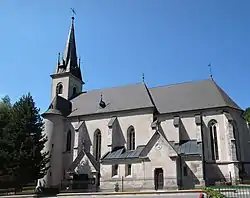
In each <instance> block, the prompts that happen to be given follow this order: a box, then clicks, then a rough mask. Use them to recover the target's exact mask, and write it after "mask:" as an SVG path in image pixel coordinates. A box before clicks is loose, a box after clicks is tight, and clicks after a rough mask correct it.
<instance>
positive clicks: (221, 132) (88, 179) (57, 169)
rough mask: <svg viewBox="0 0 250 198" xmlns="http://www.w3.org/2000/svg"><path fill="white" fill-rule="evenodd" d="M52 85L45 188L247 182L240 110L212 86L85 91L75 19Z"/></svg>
mask: <svg viewBox="0 0 250 198" xmlns="http://www.w3.org/2000/svg"><path fill="white" fill-rule="evenodd" d="M51 78H52V92H51V104H50V105H49V108H48V110H47V111H46V112H44V113H43V114H42V116H43V118H44V122H45V123H44V124H45V127H44V133H45V134H46V136H47V138H48V141H47V142H46V144H45V148H44V151H49V153H50V155H51V159H50V163H49V165H50V169H49V170H48V172H47V174H46V175H45V177H44V178H42V179H40V183H42V185H44V186H45V187H61V186H62V184H63V183H64V182H66V181H69V183H70V184H72V185H73V188H83V189H99V190H108V189H113V188H114V185H115V184H117V185H118V186H119V188H120V189H156V190H157V189H190V188H194V187H196V186H204V185H211V184H215V183H216V182H222V181H223V182H233V183H234V182H239V181H240V180H241V179H242V178H243V177H247V176H249V175H250V166H249V163H250V154H249V151H248V149H249V141H250V138H249V137H250V136H249V127H248V125H247V123H246V121H245V120H244V118H243V116H242V113H243V110H242V109H241V108H240V107H239V106H238V105H237V104H236V103H235V102H234V101H233V100H232V99H231V98H230V97H229V96H228V95H227V93H225V92H224V91H223V89H222V88H221V87H220V86H219V85H218V84H217V83H216V82H215V81H214V80H213V79H204V80H201V81H192V82H186V83H180V84H173V85H163V86H159V87H154V88H151V87H148V86H147V84H146V83H144V82H142V83H138V84H130V85H126V86H119V87H112V88H105V89H99V90H89V91H86V90H84V88H83V85H84V82H83V78H82V74H81V69H80V61H79V60H78V59H77V50H76V40H75V32H74V17H72V23H71V27H70V31H69V35H68V39H67V42H66V47H65V50H64V53H63V55H62V57H60V56H59V58H58V63H57V65H56V69H55V72H54V73H53V74H51ZM74 184H76V185H74ZM77 184H79V185H77ZM80 184H81V185H80ZM79 186H80V187H79Z"/></svg>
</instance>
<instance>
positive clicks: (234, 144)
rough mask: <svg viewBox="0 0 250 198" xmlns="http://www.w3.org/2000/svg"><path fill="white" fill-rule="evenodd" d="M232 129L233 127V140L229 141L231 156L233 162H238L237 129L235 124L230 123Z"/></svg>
mask: <svg viewBox="0 0 250 198" xmlns="http://www.w3.org/2000/svg"><path fill="white" fill-rule="evenodd" d="M231 124H232V127H233V139H232V140H231V144H232V154H233V160H236V161H238V160H239V155H240V153H239V151H240V149H239V148H240V144H239V134H238V129H237V125H236V122H232V123H231Z"/></svg>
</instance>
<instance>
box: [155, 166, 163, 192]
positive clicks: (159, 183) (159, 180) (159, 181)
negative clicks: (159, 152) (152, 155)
mask: <svg viewBox="0 0 250 198" xmlns="http://www.w3.org/2000/svg"><path fill="white" fill-rule="evenodd" d="M154 180H155V190H161V189H163V186H164V179H163V170H162V168H156V169H155V171H154Z"/></svg>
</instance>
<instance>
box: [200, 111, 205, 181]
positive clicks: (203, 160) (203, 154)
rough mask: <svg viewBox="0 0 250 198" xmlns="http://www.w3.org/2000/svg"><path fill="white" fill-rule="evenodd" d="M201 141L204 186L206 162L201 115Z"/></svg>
mask: <svg viewBox="0 0 250 198" xmlns="http://www.w3.org/2000/svg"><path fill="white" fill-rule="evenodd" d="M201 141H202V170H203V180H204V182H205V185H206V160H205V148H204V134H203V117H202V113H201Z"/></svg>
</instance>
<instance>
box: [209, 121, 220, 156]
mask: <svg viewBox="0 0 250 198" xmlns="http://www.w3.org/2000/svg"><path fill="white" fill-rule="evenodd" d="M216 125H217V123H216V121H211V123H210V124H209V132H210V141H211V153H212V160H218V159H219V151H218V134H217V126H216Z"/></svg>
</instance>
